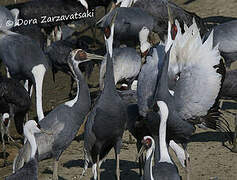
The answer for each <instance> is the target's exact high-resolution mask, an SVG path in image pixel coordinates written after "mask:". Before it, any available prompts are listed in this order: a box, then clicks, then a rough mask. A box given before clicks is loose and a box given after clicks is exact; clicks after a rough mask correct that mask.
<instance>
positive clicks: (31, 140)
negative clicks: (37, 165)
mask: <svg viewBox="0 0 237 180" xmlns="http://www.w3.org/2000/svg"><path fill="white" fill-rule="evenodd" d="M24 134H25V137H26V138H27V140H28V141H29V143H30V146H31V154H30V158H32V159H33V158H35V154H36V151H37V144H36V140H35V136H34V135H33V134H32V133H31V132H30V131H29V130H26V131H25V132H24Z"/></svg>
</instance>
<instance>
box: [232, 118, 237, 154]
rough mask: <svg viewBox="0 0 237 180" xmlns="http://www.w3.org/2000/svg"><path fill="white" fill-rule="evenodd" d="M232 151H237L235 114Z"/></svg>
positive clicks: (236, 120) (236, 119)
mask: <svg viewBox="0 0 237 180" xmlns="http://www.w3.org/2000/svg"><path fill="white" fill-rule="evenodd" d="M232 152H235V153H237V115H235V132H234V139H233V148H232Z"/></svg>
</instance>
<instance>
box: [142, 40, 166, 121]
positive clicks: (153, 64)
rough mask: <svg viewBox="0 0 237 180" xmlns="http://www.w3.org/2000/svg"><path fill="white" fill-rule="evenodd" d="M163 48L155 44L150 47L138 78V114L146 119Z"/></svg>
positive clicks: (162, 56)
mask: <svg viewBox="0 0 237 180" xmlns="http://www.w3.org/2000/svg"><path fill="white" fill-rule="evenodd" d="M164 52H165V46H164V45H162V44H157V45H156V46H154V47H152V48H151V49H150V50H149V52H148V54H147V56H146V60H145V63H144V64H143V66H142V68H141V72H140V73H139V76H138V85H137V96H138V104H139V106H138V107H139V114H140V115H141V116H143V117H146V115H147V112H148V111H149V109H150V105H151V104H152V101H153V97H154V93H155V89H156V84H155V83H154V82H156V81H157V77H158V68H157V67H158V62H159V61H160V60H162V59H163V58H164V54H165V53H164Z"/></svg>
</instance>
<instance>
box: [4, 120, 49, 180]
mask: <svg viewBox="0 0 237 180" xmlns="http://www.w3.org/2000/svg"><path fill="white" fill-rule="evenodd" d="M37 133H45V132H44V130H43V129H42V130H41V128H40V126H39V124H37V123H36V122H35V121H34V120H29V121H27V122H26V123H25V125H24V136H25V138H26V139H27V141H28V142H29V144H30V151H31V152H30V160H29V161H28V162H27V163H26V164H24V166H23V167H22V168H20V169H19V170H17V171H16V172H15V173H13V174H12V175H10V176H8V177H7V178H6V179H5V180H22V179H24V180H37V179H38V160H37V158H36V156H37V143H36V139H35V134H37Z"/></svg>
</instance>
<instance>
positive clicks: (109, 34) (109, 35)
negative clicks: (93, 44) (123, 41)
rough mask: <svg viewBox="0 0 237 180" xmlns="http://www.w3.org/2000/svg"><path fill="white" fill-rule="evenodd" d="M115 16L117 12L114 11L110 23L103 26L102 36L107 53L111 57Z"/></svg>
mask: <svg viewBox="0 0 237 180" xmlns="http://www.w3.org/2000/svg"><path fill="white" fill-rule="evenodd" d="M116 17H117V12H115V14H114V16H113V17H112V20H111V23H110V25H108V26H107V27H105V28H104V38H105V44H106V49H107V50H108V51H109V55H110V57H111V58H112V51H113V38H114V23H115V19H116Z"/></svg>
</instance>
